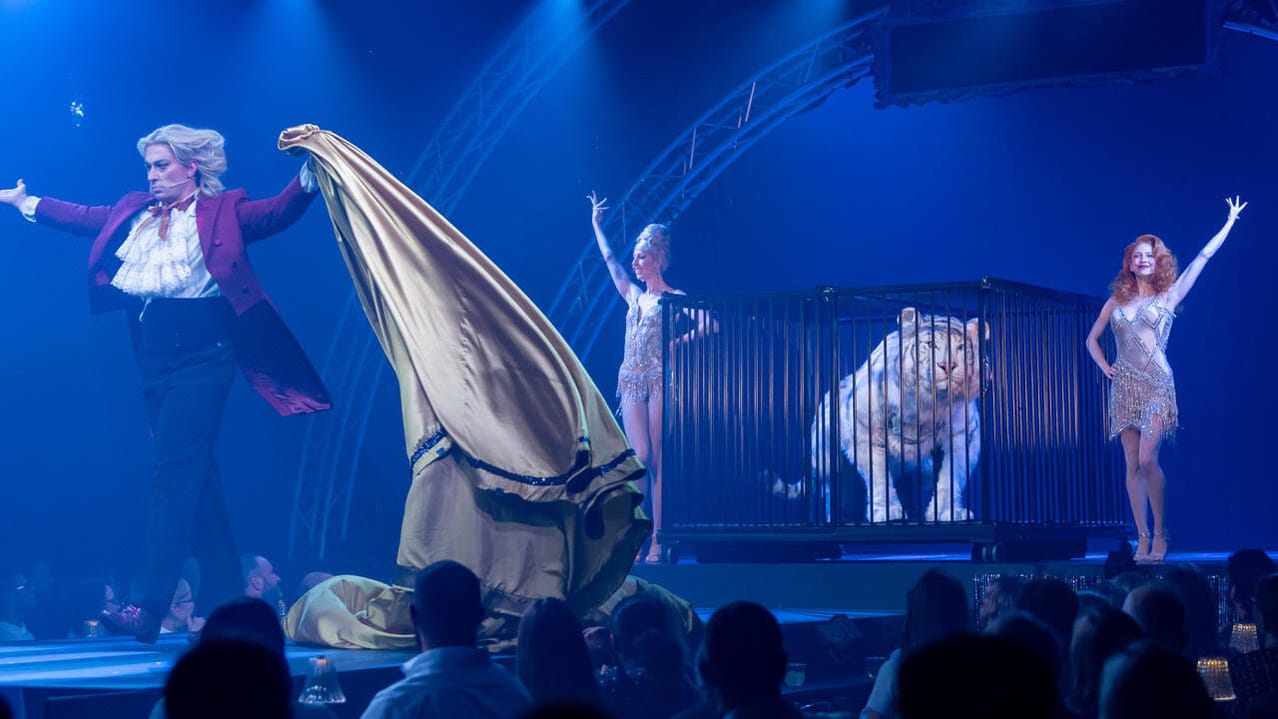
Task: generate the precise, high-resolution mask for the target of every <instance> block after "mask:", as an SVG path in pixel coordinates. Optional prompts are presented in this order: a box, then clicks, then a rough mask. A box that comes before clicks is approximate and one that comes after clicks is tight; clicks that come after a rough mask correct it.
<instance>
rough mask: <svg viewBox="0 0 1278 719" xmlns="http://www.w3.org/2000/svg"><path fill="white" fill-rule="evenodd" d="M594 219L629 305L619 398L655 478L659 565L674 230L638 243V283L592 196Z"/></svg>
mask: <svg viewBox="0 0 1278 719" xmlns="http://www.w3.org/2000/svg"><path fill="white" fill-rule="evenodd" d="M586 199H588V200H590V221H591V224H592V226H593V227H594V230H595V241H596V242H597V243H598V244H599V252H600V254H602V255H603V258H604V262H606V263H607V264H608V274H610V275H611V276H612V282H613V284H614V285H616V287H617V292H619V293H621V297H622V299H624V300H625V301H626V305H627V306H628V309H627V310H626V347H625V354H624V355H623V358H622V360H621V370H620V372H618V374H617V394H618V396H619V397H620V399H621V426H622V427H623V428H624V429H625V431H626V439H627V440H629V441H630V446H631V447H632V448H634V450H635V454H636V455H638V457H639V461H641V462H643V463H644V465H646V466H647V467H648V476H649V477H651V478H652V488H651V493H650V495H649V496H651V498H652V523H653V537H652V543H651V544H650V545H649V548H648V557H647V561H648V562H649V563H652V562H656V561H658V560H659V558H660V551H661V548H660V546H658V544H657V531H659V530H660V529H661V412H662V398H663V395H662V389H663V387H662V381H663V378H662V374H661V370H662V368H661V361H662V344H661V307H660V304H659V303H660V301H661V296H662V295H664V294H666V293H667V292H669V293H672V294H680V295H681V294H683V292H681V291H679V290H676V289H674V288H672V287H671V286H670V285H668V284H666V280H665V278H664V277H662V275H661V273H662V271H663V270H665V269H666V267H667V266H668V265H669V264H670V230H669V228H667V227H666V226H665V225H657V224H653V225H648V226H647V227H645V228H643V231H642V232H640V233H639V238H638V239H637V240H635V253H634V258H633V260H632V261H631V263H630V267H631V269H632V270H634V273H635V278H636V279H637V280H639V284H636V283H634V282H632V281H631V280H630V275H629V274H628V273H627V272H626V269H625V267H623V266H622V264H621V262H619V261H618V260H617V258H616V257H615V256H614V255H613V254H612V249H611V247H610V246H609V245H608V238H607V237H606V236H605V235H604V232H603V227H602V224H601V223H602V222H603V213H604V210H606V209H608V204H607V203H608V200H607V198H599V197H598V196H597V195H595V193H593V192H592V193H590V194H589V195H588V196H587V198H586Z"/></svg>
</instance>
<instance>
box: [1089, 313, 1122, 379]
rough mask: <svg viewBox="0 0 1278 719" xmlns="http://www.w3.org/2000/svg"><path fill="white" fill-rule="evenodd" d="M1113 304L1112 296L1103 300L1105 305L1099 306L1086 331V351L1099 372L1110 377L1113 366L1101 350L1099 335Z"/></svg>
mask: <svg viewBox="0 0 1278 719" xmlns="http://www.w3.org/2000/svg"><path fill="white" fill-rule="evenodd" d="M1114 304H1115V303H1114V298H1113V297H1110V298H1109V299H1108V300H1106V301H1105V306H1104V307H1102V308H1101V311H1100V314H1099V315H1097V316H1096V321H1095V322H1093V323H1092V329H1091V331H1090V332H1088V333H1087V352H1088V353H1089V354H1090V355H1091V356H1092V361H1094V362H1095V363H1096V366H1097V367H1100V369H1101V372H1104V373H1105V376H1106V377H1108V378H1110V379H1114V374H1115V372H1114V366H1113V365H1111V364H1110V363H1109V362H1108V361H1107V360H1106V359H1105V353H1104V352H1102V351H1101V346H1100V336H1101V333H1103V332H1104V331H1105V327H1106V326H1108V325H1109V316H1110V315H1111V314H1113V312H1114Z"/></svg>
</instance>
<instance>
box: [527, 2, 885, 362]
mask: <svg viewBox="0 0 1278 719" xmlns="http://www.w3.org/2000/svg"><path fill="white" fill-rule="evenodd" d="M884 10H885V9H884V8H878V9H876V10H874V11H873V12H870V13H867V14H865V15H862V16H860V17H858V18H856V19H855V20H852V21H850V22H848V23H846V24H844V25H842V26H840V27H839V28H837V29H835V30H833V31H832V32H829V33H827V34H825V35H823V36H821V37H819V38H817V39H816V40H813V41H812V42H810V43H808V44H806V45H804V46H802V47H800V48H797V49H795V50H793V51H792V52H790V53H789V54H788V55H786V56H785V57H783V58H781V59H779V60H777V61H776V62H774V63H773V64H771V65H769V66H768V67H766V68H764V69H763V70H761V71H759V72H758V73H756V74H755V75H754V76H753V77H751V78H749V79H748V80H746V81H745V82H744V83H742V84H741V85H740V86H738V87H737V88H736V89H734V90H733V91H732V92H730V93H728V95H727V96H725V97H724V98H723V99H721V100H720V101H719V102H718V103H716V104H715V105H714V106H713V107H712V108H711V109H710V110H708V111H707V112H706V113H705V114H703V115H702V116H701V117H700V118H698V119H697V121H696V122H694V123H693V124H692V125H691V126H690V127H689V128H688V129H686V130H684V131H683V133H682V134H681V135H679V137H678V138H677V139H676V140H675V141H674V142H672V143H671V144H670V146H669V147H667V148H666V149H665V150H664V151H663V152H662V153H661V154H660V155H659V156H658V157H657V159H656V160H654V161H653V162H652V164H650V165H649V166H648V167H647V169H645V170H644V171H643V174H641V175H640V177H639V179H638V180H637V181H636V182H635V183H634V184H633V185H631V187H630V189H629V190H627V191H626V194H625V195H624V196H623V197H622V199H621V201H620V202H617V203H615V205H614V206H615V208H616V209H614V210H613V211H612V212H611V213H610V214H609V215H608V217H607V218H606V219H605V221H604V230H605V231H606V232H607V233H608V235H609V236H610V237H614V238H618V237H620V238H626V239H625V240H624V241H625V242H626V245H625V246H624V248H623V252H620V253H618V256H624V255H628V254H629V253H630V251H631V250H632V249H633V247H634V241H633V239H630V238H632V237H633V236H634V235H635V234H636V231H637V230H638V228H639V227H640V226H641V225H642V224H643V223H647V222H656V221H659V219H660V220H664V221H667V222H673V221H675V220H677V219H678V217H679V215H680V214H682V213H683V211H684V210H686V209H687V208H688V206H689V205H691V204H692V202H693V201H694V200H696V198H697V196H698V195H700V194H701V192H702V191H703V190H705V189H706V188H707V187H708V186H709V185H710V183H712V182H713V181H714V180H715V178H716V177H718V176H719V174H720V173H721V172H723V171H724V170H725V169H727V168H728V166H729V165H731V164H732V163H733V162H734V161H735V160H736V159H737V158H738V157H739V156H740V155H741V153H743V152H745V151H746V150H747V149H749V148H750V147H751V146H752V145H754V143H756V142H758V141H759V140H761V139H763V138H764V137H765V136H767V134H768V133H769V132H771V131H772V130H774V129H775V128H776V127H778V126H779V125H781V124H782V123H783V122H785V121H786V120H788V119H789V118H791V117H793V116H794V115H795V114H797V113H800V112H803V111H804V110H807V109H810V108H812V107H814V106H816V105H818V104H820V103H821V102H822V101H823V100H825V98H826V97H828V96H829V95H830V94H832V93H834V92H836V91H837V90H839V89H841V88H844V87H848V86H851V85H853V84H855V83H856V82H857V81H858V80H860V79H861V78H862V77H864V76H865V75H867V74H868V72H869V69H870V64H871V60H872V58H871V54H870V43H869V41H868V34H869V33H870V32H873V30H874V28H875V27H876V21H878V20H880V19H882V17H883V15H884ZM598 254H599V251H598V249H597V248H596V246H595V243H594V241H593V240H592V241H591V242H589V243H587V244H586V246H585V248H584V249H583V250H582V251H581V253H580V255H579V256H578V259H577V264H576V266H575V269H574V271H573V272H572V273H571V274H570V275H569V278H568V280H567V281H566V282H565V283H564V284H563V285H562V286H561V287H560V289H559V292H558V293H557V294H556V296H555V299H554V302H553V303H552V304H551V306H550V311H549V313H548V314H549V317H550V320H551V322H553V323H554V325H555V327H556V328H558V329H559V331H560V333H562V334H563V336H564V338H565V339H567V340H568V343H569V344H570V345H572V348H573V349H574V350H575V351H576V352H577V355H578V356H579V357H581V358H582V360H583V361H584V360H585V359H586V358H587V357H588V356H589V355H590V352H591V350H593V349H594V346H595V341H596V340H597V339H598V337H599V333H600V331H601V330H602V329H603V327H604V325H605V324H606V322H607V321H608V320H607V318H608V316H609V313H608V309H609V308H610V307H612V306H613V303H615V302H618V301H619V298H618V296H617V293H616V292H615V291H613V286H612V282H611V281H610V280H609V279H608V276H607V268H606V267H605V266H604V263H603V261H602V260H601V259H600V258H599V256H598Z"/></svg>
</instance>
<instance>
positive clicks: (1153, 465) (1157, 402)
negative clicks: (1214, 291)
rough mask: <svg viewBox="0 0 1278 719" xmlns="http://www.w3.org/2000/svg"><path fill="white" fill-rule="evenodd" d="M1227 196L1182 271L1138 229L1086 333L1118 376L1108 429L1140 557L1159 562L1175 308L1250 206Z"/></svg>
mask: <svg viewBox="0 0 1278 719" xmlns="http://www.w3.org/2000/svg"><path fill="white" fill-rule="evenodd" d="M1225 202H1226V203H1228V204H1229V218H1228V219H1227V220H1225V226H1224V227H1222V228H1220V232H1217V233H1216V236H1215V237H1212V238H1211V240H1210V241H1208V242H1207V245H1206V246H1205V247H1203V249H1202V251H1201V252H1199V253H1198V256H1197V257H1195V258H1194V259H1193V261H1192V262H1190V263H1189V266H1188V267H1186V268H1185V271H1184V272H1183V273H1179V274H1177V264H1176V257H1175V256H1174V255H1172V253H1171V251H1170V250H1168V249H1167V246H1166V245H1164V244H1163V241H1162V240H1160V239H1159V238H1157V237H1155V236H1154V235H1141V236H1140V237H1137V238H1136V241H1135V242H1133V243H1131V244H1130V245H1128V246H1127V249H1126V250H1125V251H1124V252H1123V266H1122V268H1121V269H1120V270H1119V271H1118V276H1117V277H1115V278H1114V282H1113V284H1111V285H1110V289H1111V291H1112V294H1111V295H1110V298H1109V301H1108V302H1106V303H1105V306H1104V307H1102V308H1101V311H1100V315H1099V316H1098V317H1097V318H1096V322H1095V324H1093V325H1092V330H1091V332H1089V333H1088V334H1087V350H1088V352H1090V353H1091V355H1092V359H1093V360H1095V361H1096V364H1097V365H1099V366H1100V368H1101V371H1102V372H1104V373H1105V376H1107V377H1109V378H1110V379H1112V380H1113V381H1114V384H1113V385H1112V386H1111V387H1110V391H1109V433H1110V438H1111V439H1112V438H1114V437H1120V438H1121V441H1122V444H1123V458H1124V459H1125V460H1126V462H1127V498H1128V499H1129V500H1130V501H1131V504H1132V515H1133V517H1134V518H1135V520H1136V531H1137V542H1136V561H1138V562H1161V561H1162V560H1163V559H1164V558H1165V557H1166V556H1167V530H1166V528H1165V526H1164V525H1163V518H1164V508H1165V506H1166V502H1165V495H1164V488H1165V486H1166V481H1165V478H1164V476H1163V469H1162V467H1161V466H1159V464H1158V446H1159V444H1160V443H1161V442H1162V440H1163V437H1164V436H1165V435H1168V434H1171V433H1172V432H1173V431H1175V429H1176V385H1175V382H1174V381H1173V380H1172V371H1171V367H1170V366H1168V364H1167V355H1166V354H1165V353H1164V352H1165V350H1166V348H1167V337H1168V336H1169V335H1170V334H1171V326H1172V320H1173V319H1174V318H1175V316H1176V308H1177V307H1178V306H1179V305H1180V303H1181V301H1182V300H1184V299H1185V295H1187V294H1189V288H1191V287H1193V286H1194V281H1195V280H1197V279H1198V273H1200V272H1202V271H1203V267H1205V266H1206V265H1207V260H1209V259H1211V256H1212V255H1214V254H1216V250H1218V249H1220V246H1221V245H1222V244H1224V242H1225V238H1226V237H1228V236H1229V231H1230V230H1231V229H1233V226H1234V222H1235V221H1236V220H1237V219H1238V214H1239V213H1240V212H1242V209H1243V208H1244V207H1246V206H1247V203H1245V202H1242V201H1241V199H1240V198H1237V197H1235V198H1233V199H1226V200H1225ZM1106 325H1109V326H1110V327H1111V328H1112V329H1113V330H1114V341H1115V344H1116V345H1117V348H1118V356H1117V357H1116V358H1115V360H1114V363H1113V364H1110V363H1109V362H1107V361H1106V360H1105V353H1104V352H1102V351H1101V347H1100V343H1099V342H1098V340H1099V339H1100V336H1101V333H1102V332H1104V331H1105V326H1106ZM1146 504H1148V506H1149V510H1150V513H1152V514H1153V516H1154V531H1153V534H1150V532H1149V525H1148V524H1147V522H1146V517H1145V506H1146Z"/></svg>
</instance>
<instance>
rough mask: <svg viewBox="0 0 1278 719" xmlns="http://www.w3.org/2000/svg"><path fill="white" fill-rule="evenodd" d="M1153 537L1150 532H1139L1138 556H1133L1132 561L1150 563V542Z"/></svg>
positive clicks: (1137, 536)
mask: <svg viewBox="0 0 1278 719" xmlns="http://www.w3.org/2000/svg"><path fill="white" fill-rule="evenodd" d="M1153 536H1154V535H1152V534H1150V533H1149V532H1138V533H1137V534H1136V554H1134V555H1132V559H1134V560H1136V561H1137V562H1148V561H1149V540H1150V539H1152V538H1153Z"/></svg>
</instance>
